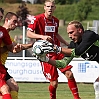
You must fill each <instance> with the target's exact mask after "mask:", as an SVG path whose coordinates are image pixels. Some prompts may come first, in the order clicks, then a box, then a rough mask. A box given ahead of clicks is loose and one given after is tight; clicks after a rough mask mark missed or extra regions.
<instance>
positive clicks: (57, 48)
mask: <svg viewBox="0 0 99 99" xmlns="http://www.w3.org/2000/svg"><path fill="white" fill-rule="evenodd" d="M53 49H54V51H55V52H56V53H60V52H61V49H62V48H61V47H59V46H57V45H54V46H53Z"/></svg>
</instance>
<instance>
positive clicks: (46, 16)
mask: <svg viewBox="0 0 99 99" xmlns="http://www.w3.org/2000/svg"><path fill="white" fill-rule="evenodd" d="M44 15H45V18H47V19H52V15H48V14H46V13H44Z"/></svg>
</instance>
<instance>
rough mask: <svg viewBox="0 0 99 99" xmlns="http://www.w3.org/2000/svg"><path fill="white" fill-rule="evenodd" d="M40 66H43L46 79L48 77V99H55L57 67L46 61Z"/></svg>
mask: <svg viewBox="0 0 99 99" xmlns="http://www.w3.org/2000/svg"><path fill="white" fill-rule="evenodd" d="M41 66H42V68H43V73H44V75H45V77H46V79H48V80H49V81H50V85H49V92H50V99H56V89H57V85H58V80H57V78H58V71H57V68H55V67H54V66H52V65H50V64H48V63H44V62H43V63H42V65H41Z"/></svg>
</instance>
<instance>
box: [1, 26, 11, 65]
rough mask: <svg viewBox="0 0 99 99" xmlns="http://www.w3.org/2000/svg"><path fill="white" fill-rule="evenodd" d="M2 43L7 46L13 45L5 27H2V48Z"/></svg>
mask: <svg viewBox="0 0 99 99" xmlns="http://www.w3.org/2000/svg"><path fill="white" fill-rule="evenodd" d="M2 42H4V43H5V45H10V44H12V41H11V39H10V36H9V33H8V31H7V30H6V29H5V28H4V27H2V26H0V47H1V43H2ZM0 54H1V52H0ZM0 56H1V55H0ZM0 58H1V57H0ZM0 63H1V59H0Z"/></svg>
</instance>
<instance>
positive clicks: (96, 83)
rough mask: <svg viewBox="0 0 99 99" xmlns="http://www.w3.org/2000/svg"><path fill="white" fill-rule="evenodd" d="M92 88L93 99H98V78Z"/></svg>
mask: <svg viewBox="0 0 99 99" xmlns="http://www.w3.org/2000/svg"><path fill="white" fill-rule="evenodd" d="M93 86H94V90H95V99H99V77H98V78H97V79H96V81H95V82H94V84H93Z"/></svg>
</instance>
